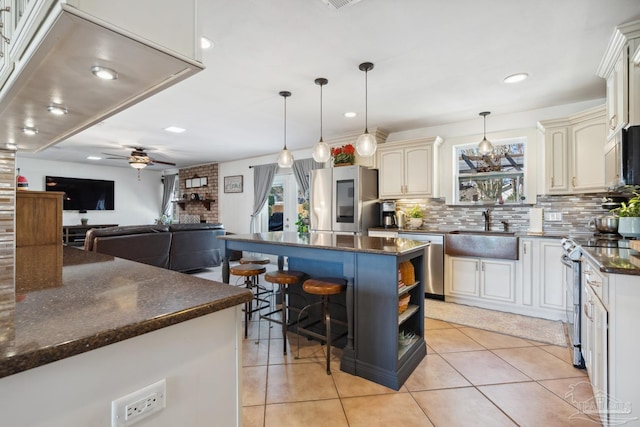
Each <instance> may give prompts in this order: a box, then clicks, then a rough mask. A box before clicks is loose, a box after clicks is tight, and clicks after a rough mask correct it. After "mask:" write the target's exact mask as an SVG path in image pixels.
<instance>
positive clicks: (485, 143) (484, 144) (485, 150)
mask: <svg viewBox="0 0 640 427" xmlns="http://www.w3.org/2000/svg"><path fill="white" fill-rule="evenodd" d="M489 114H491V112H489V111H483V112H482V113H480V115H481V116H482V117H484V131H483V135H482V141H480V143H479V144H478V153H480V154H481V155H483V156H486V155H487V154H491V152H492V151H493V145H492V144H491V142H489V140H488V139H487V116H488V115H489Z"/></svg>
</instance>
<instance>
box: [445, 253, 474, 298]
mask: <svg viewBox="0 0 640 427" xmlns="http://www.w3.org/2000/svg"><path fill="white" fill-rule="evenodd" d="M449 261H450V266H451V268H450V269H449V272H450V273H451V288H450V289H449V292H450V293H451V295H461V296H474V297H477V296H478V295H479V294H480V292H479V286H478V283H479V271H478V264H479V261H478V260H477V259H476V258H456V257H450V258H449Z"/></svg>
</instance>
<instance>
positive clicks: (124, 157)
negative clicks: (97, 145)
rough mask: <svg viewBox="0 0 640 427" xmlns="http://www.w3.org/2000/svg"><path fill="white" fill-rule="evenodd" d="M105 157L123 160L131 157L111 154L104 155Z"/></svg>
mask: <svg viewBox="0 0 640 427" xmlns="http://www.w3.org/2000/svg"><path fill="white" fill-rule="evenodd" d="M102 154H104V155H105V156H113V157H112V158H121V159H126V158H127V157H129V156H123V155H122V154H111V153H102Z"/></svg>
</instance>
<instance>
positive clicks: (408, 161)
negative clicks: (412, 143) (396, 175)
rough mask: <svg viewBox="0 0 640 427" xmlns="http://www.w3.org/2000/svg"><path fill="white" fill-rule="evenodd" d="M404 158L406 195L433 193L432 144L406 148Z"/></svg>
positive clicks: (429, 194) (427, 194)
mask: <svg viewBox="0 0 640 427" xmlns="http://www.w3.org/2000/svg"><path fill="white" fill-rule="evenodd" d="M404 158H405V171H404V173H405V183H406V184H405V188H404V190H405V191H404V192H405V195H406V196H431V195H432V194H433V178H432V176H433V145H427V146H424V147H416V148H407V149H406V150H405V153H404Z"/></svg>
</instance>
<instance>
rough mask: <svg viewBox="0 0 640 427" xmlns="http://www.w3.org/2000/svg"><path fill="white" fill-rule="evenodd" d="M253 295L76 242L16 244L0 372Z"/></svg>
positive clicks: (64, 355)
mask: <svg viewBox="0 0 640 427" xmlns="http://www.w3.org/2000/svg"><path fill="white" fill-rule="evenodd" d="M52 259H53V260H58V261H57V262H56V261H51V260H52ZM48 264H51V265H48ZM251 298H252V294H251V292H249V291H248V290H246V289H244V288H237V287H234V286H229V285H226V284H223V283H219V282H214V281H210V280H205V279H201V278H198V277H192V276H189V275H186V274H182V273H178V272H175V271H170V270H165V269H162V268H157V267H152V266H148V265H145V264H140V263H137V262H132V261H128V260H124V259H120V258H114V257H112V256H108V255H102V254H97V253H93V252H87V251H84V250H82V249H78V248H72V247H62V246H61V245H53V246H34V247H20V248H16V304H15V307H13V308H12V309H9V311H8V313H9V315H8V316H3V317H2V320H0V328H1V331H0V336H2V337H3V338H4V339H3V340H0V377H4V376H8V375H11V374H15V373H18V372H22V371H25V370H27V369H32V368H35V367H38V366H41V365H44V364H47V363H50V362H54V361H56V360H61V359H64V358H67V357H71V356H74V355H76V354H80V353H84V352H87V351H90V350H93V349H96V348H99V347H103V346H106V345H109V344H112V343H115V342H118V341H123V340H126V339H128V338H132V337H135V336H138V335H142V334H144V333H147V332H151V331H154V330H157V329H161V328H164V327H167V326H171V325H174V324H177V323H180V322H184V321H187V320H190V319H194V318H196V317H200V316H204V315H207V314H210V313H213V312H216V311H220V310H223V309H226V308H229V307H233V306H236V305H238V304H242V303H245V302H247V301H249V300H250V299H251ZM3 313H5V312H3Z"/></svg>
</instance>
